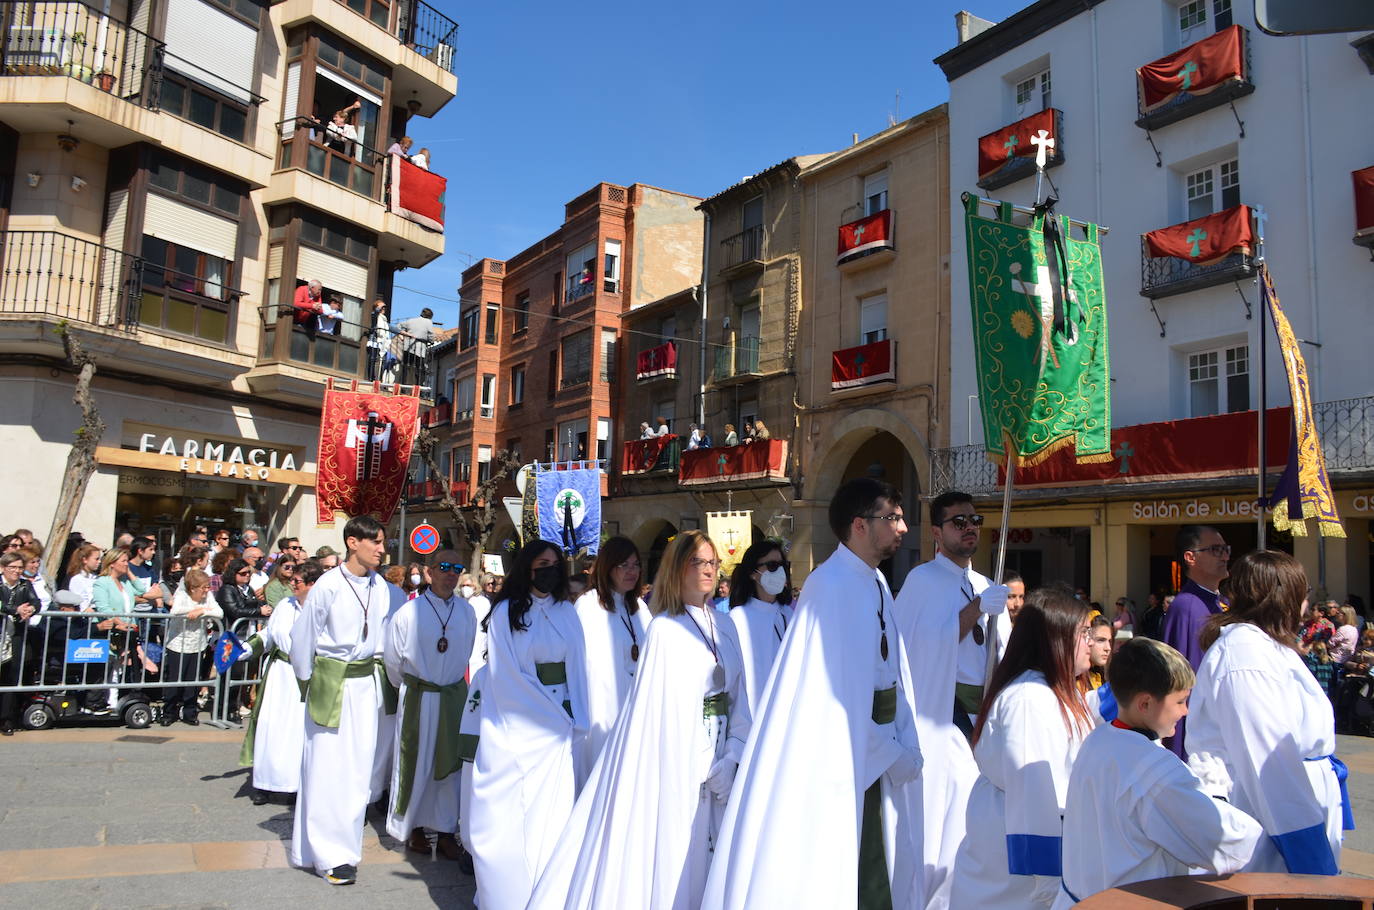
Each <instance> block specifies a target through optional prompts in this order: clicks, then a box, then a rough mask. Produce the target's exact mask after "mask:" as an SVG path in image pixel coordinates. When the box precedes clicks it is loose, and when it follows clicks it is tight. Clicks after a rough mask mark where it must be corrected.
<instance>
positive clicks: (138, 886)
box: [0, 724, 1374, 910]
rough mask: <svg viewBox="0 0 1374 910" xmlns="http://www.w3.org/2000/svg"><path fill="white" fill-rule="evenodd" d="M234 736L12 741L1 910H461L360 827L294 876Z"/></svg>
mask: <svg viewBox="0 0 1374 910" xmlns="http://www.w3.org/2000/svg"><path fill="white" fill-rule="evenodd" d="M240 735H241V734H239V733H238V732H236V731H219V730H214V729H212V728H210V727H206V726H202V727H198V728H194V729H192V728H189V727H186V726H183V725H180V724H178V725H176V726H172V727H168V728H162V727H153V728H151V729H148V730H127V729H124V728H122V727H105V728H88V729H63V730H54V731H47V732H41V733H33V732H21V733H18V734H16V735H15V736H14V737H13V738H6V739H4V740H0V765H2V766H3V767H4V769H5V772H6V773H5V778H6V784H7V786H5V787H4V789H3V791H2V792H0V833H3V839H0V908H11V907H13V908H23V910H35V908H46V907H61V908H64V910H68V908H70V910H83V908H101V910H105V908H135V907H137V908H167V910H171V908H197V910H208V908H253V910H263V908H264V907H265V906H266V907H291V908H293V910H303V908H309V907H325V906H328V907H330V908H331V910H335V908H338V910H348V908H352V907H357V908H367V910H385V908H391V907H396V908H400V907H405V908H407V910H414V908H423V907H443V908H453V910H458V908H462V910H466V908H469V907H471V906H472V895H473V882H472V879H471V878H469V877H467V876H465V875H463V874H462V873H461V872H460V871H459V870H458V866H457V864H456V863H453V862H448V861H445V860H436V859H432V858H425V857H421V856H417V855H415V854H407V853H405V852H403V851H402V849H401V847H400V845H399V844H398V843H397V842H396V841H395V840H394V839H392V838H391V837H388V836H387V835H386V834H385V833H384V832H383V831H382V827H381V823H380V820H379V819H377V818H376V817H375V815H374V814H369V816H368V823H369V824H368V831H367V833H366V836H365V840H364V849H363V854H364V855H363V864H362V866H361V867H360V869H359V877H358V884H356V885H353V886H352V887H347V888H335V887H331V886H330V885H328V884H326V883H325V882H324V881H323V880H322V879H319V878H317V877H315V876H314V875H313V874H310V873H307V872H302V871H300V870H297V869H292V868H290V867H289V866H288V865H287V863H286V842H287V841H288V840H289V839H290V836H291V807H290V806H289V805H276V804H272V803H269V804H267V805H265V806H254V805H253V804H252V803H251V802H250V801H249V799H248V771H247V769H241V768H238V767H236V761H237V758H238V748H239V737H240ZM1340 755H1341V757H1342V758H1343V759H1344V760H1345V761H1346V763H1347V764H1348V765H1349V766H1350V791H1351V799H1352V801H1353V803H1354V810H1355V820H1356V823H1357V824H1358V825H1360V826H1361V827H1360V829H1359V830H1357V831H1354V832H1352V833H1351V834H1349V835H1348V836H1347V840H1346V848H1345V850H1344V851H1342V857H1341V865H1342V867H1343V868H1344V869H1345V871H1346V872H1348V873H1350V874H1353V875H1359V876H1361V877H1370V878H1374V739H1366V738H1362V737H1354V736H1342V737H1340Z"/></svg>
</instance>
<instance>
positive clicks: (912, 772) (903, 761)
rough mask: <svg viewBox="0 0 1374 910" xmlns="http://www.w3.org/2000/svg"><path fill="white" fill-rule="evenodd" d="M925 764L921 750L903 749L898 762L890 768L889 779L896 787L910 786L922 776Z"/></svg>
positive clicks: (888, 771)
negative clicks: (922, 768)
mask: <svg viewBox="0 0 1374 910" xmlns="http://www.w3.org/2000/svg"><path fill="white" fill-rule="evenodd" d="M923 764H924V760H923V759H922V758H921V752H920V750H919V749H903V750H902V754H901V755H899V756H898V757H897V760H896V761H894V762H893V763H892V764H891V765H890V766H888V769H887V779H888V781H889V782H891V784H892V786H894V787H900V786H902V785H903V784H909V783H911V782H912V781H913V780H915V779H916V778H918V777H920V776H921V767H922V765H923Z"/></svg>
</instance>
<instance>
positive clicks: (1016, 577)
mask: <svg viewBox="0 0 1374 910" xmlns="http://www.w3.org/2000/svg"><path fill="white" fill-rule="evenodd" d="M1013 581H1019V582H1021V584H1025V583H1026V580H1025V579H1024V578H1022V577H1021V573H1020V572H1013V571H1012V570H1011V569H1007V570H1006V571H1005V572H1003V573H1002V584H1004V585H1009V584H1011V583H1012V582H1013Z"/></svg>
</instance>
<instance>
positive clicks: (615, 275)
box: [601, 240, 620, 294]
mask: <svg viewBox="0 0 1374 910" xmlns="http://www.w3.org/2000/svg"><path fill="white" fill-rule="evenodd" d="M601 274H602V275H604V276H605V285H604V290H605V291H606V292H607V293H608V294H614V293H617V292H618V291H619V290H620V241H619V240H607V241H606V260H605V268H604V269H602V270H601Z"/></svg>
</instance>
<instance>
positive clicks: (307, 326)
mask: <svg viewBox="0 0 1374 910" xmlns="http://www.w3.org/2000/svg"><path fill="white" fill-rule="evenodd" d="M323 305H324V285H322V284H321V283H320V281H319V279H317V278H312V279H311V280H310V281H308V282H306V283H305V284H303V285H301V286H300V287H298V288H296V295H295V297H293V298H292V300H291V307H292V311H293V312H292V316H293V318H294V319H295V321H296V325H298V326H300V327H301V328H302V329H304V330H305V334H307V335H309V336H310V337H311V338H314V337H315V325H316V323H315V318H314V317H315V316H317V315H319V312H320V309H321V308H322V307H323Z"/></svg>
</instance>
